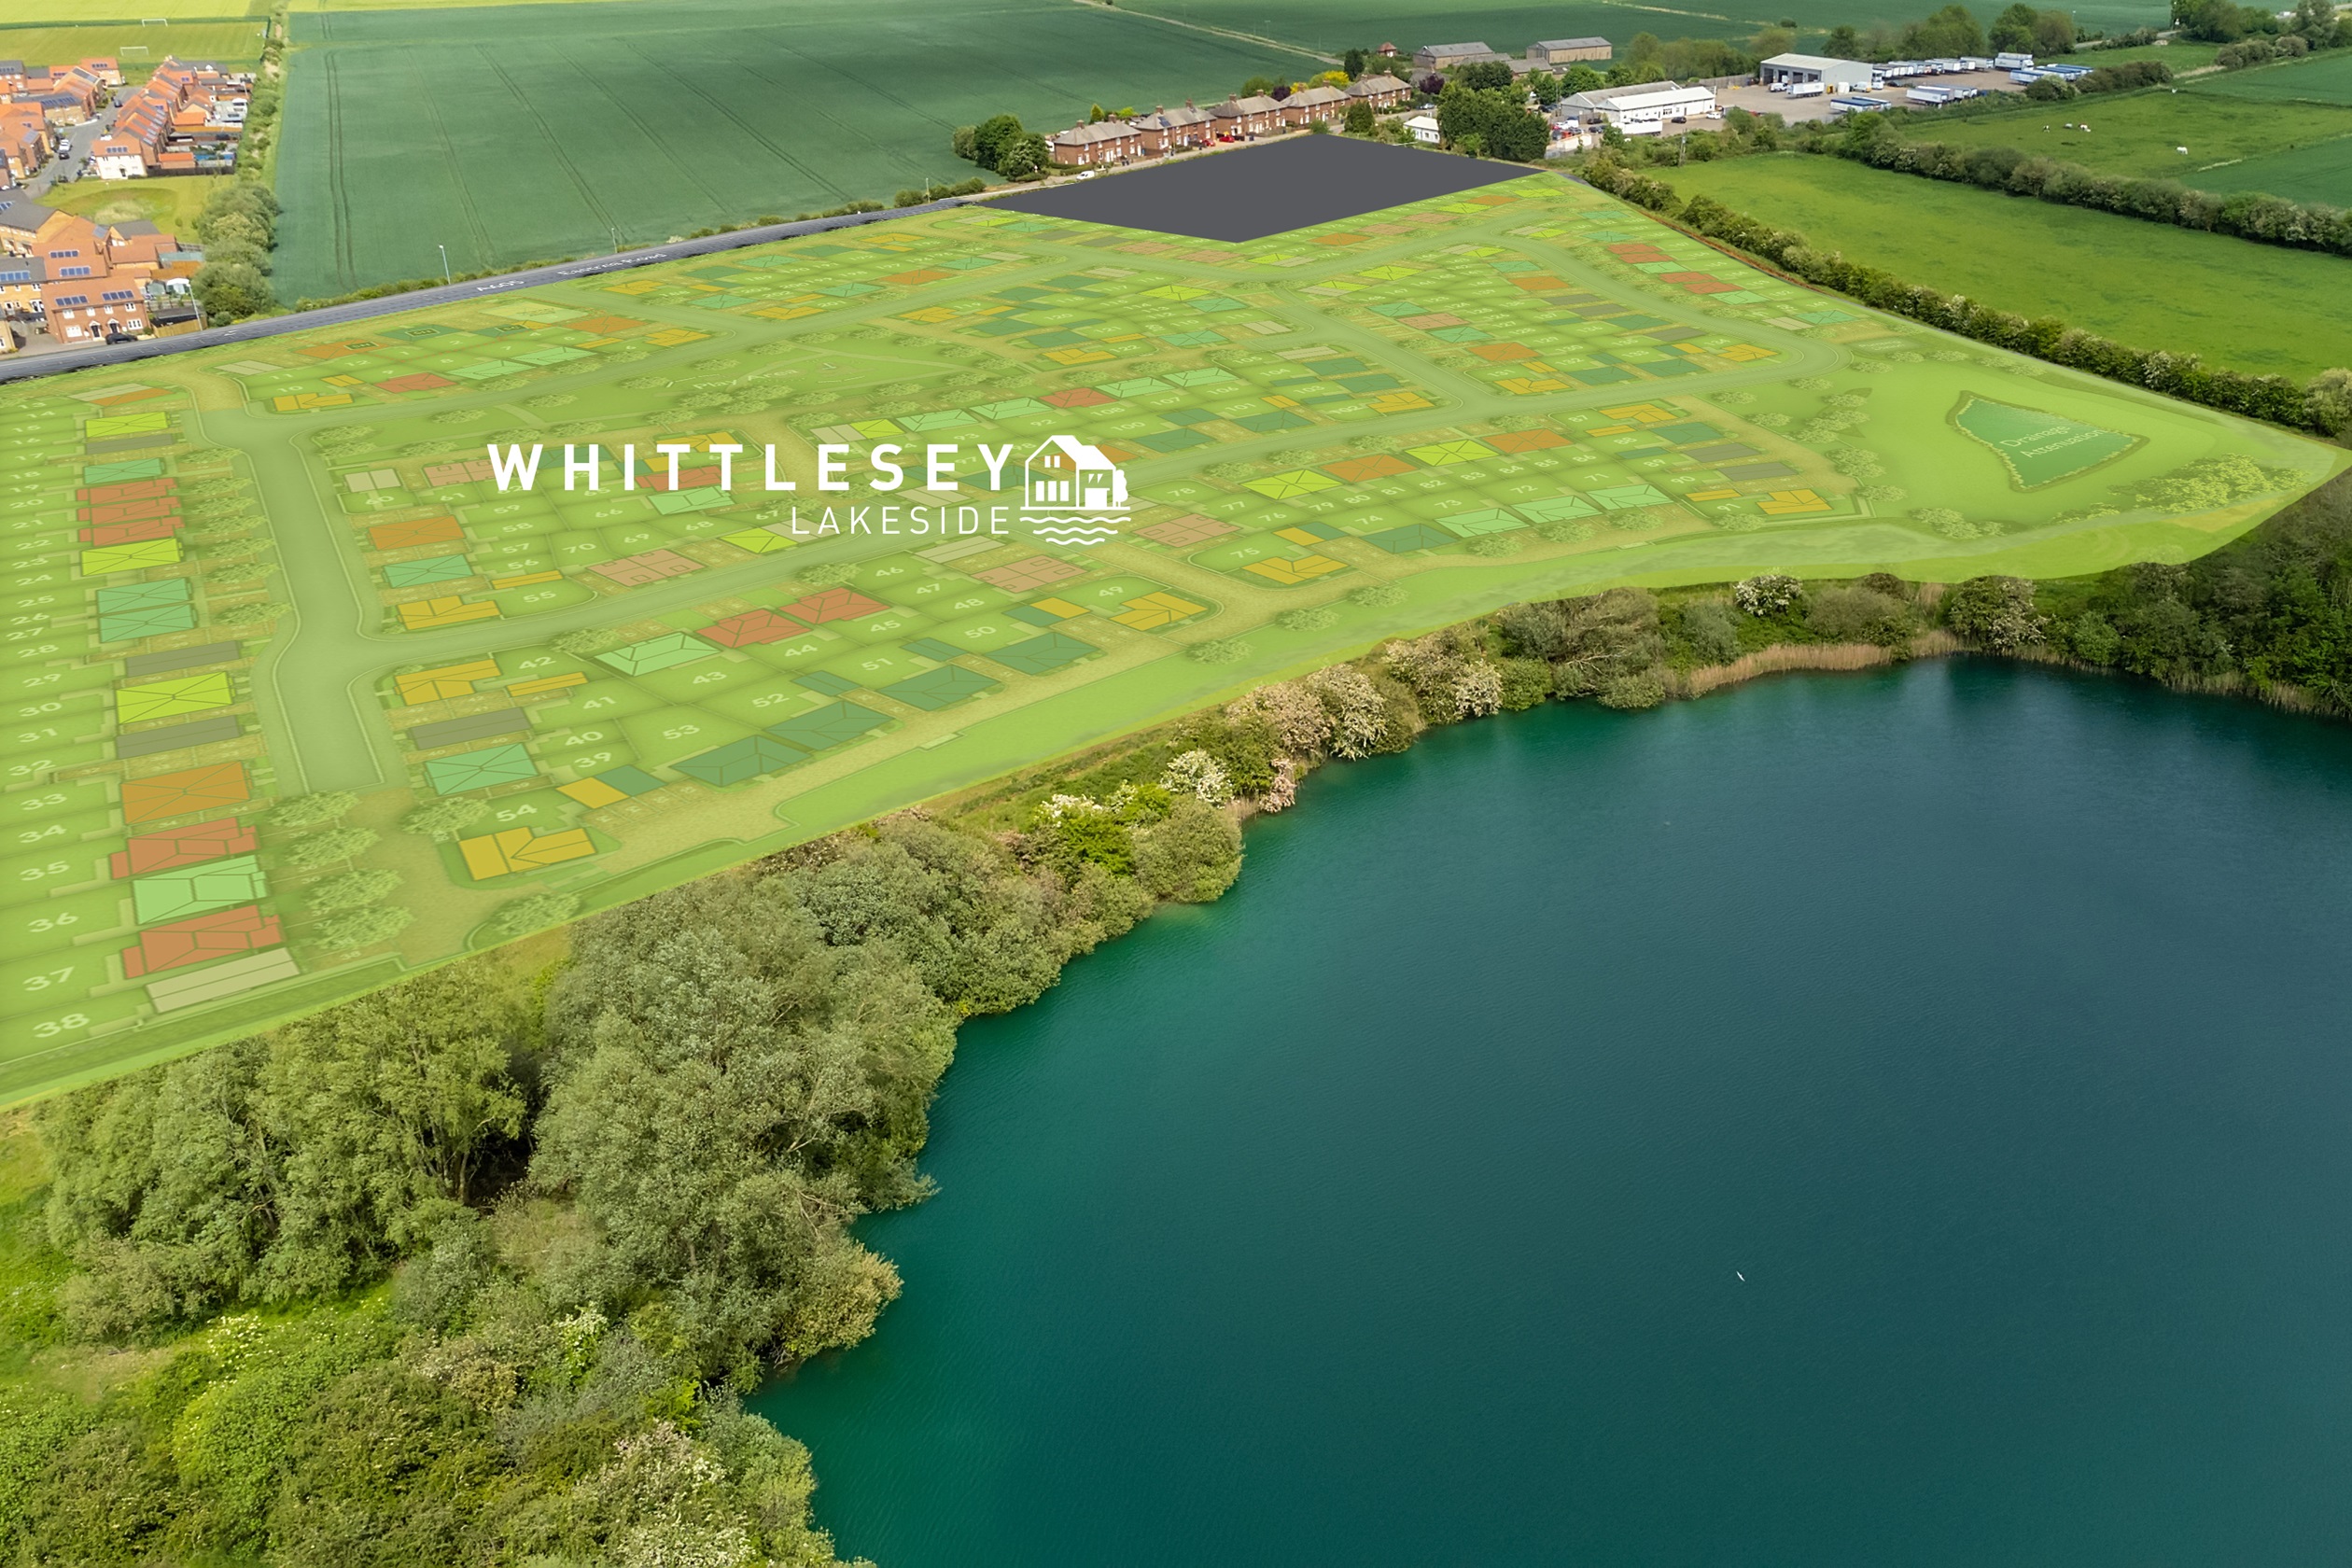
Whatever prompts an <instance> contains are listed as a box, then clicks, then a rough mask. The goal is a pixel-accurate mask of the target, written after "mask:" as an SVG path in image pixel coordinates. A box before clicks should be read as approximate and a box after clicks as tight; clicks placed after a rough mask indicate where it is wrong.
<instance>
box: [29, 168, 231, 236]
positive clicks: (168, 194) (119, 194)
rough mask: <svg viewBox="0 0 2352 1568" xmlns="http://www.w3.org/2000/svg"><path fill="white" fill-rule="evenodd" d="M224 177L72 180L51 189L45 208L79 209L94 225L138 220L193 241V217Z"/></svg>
mask: <svg viewBox="0 0 2352 1568" xmlns="http://www.w3.org/2000/svg"><path fill="white" fill-rule="evenodd" d="M224 177H225V176H221V175H172V176H169V177H166V178H160V179H139V180H77V181H76V182H74V183H73V184H71V185H62V186H55V187H52V188H51V189H49V192H48V193H47V194H46V195H44V196H43V197H42V198H41V203H42V204H43V205H44V206H50V207H55V208H57V209H58V210H59V211H61V212H69V213H79V214H80V215H81V216H82V217H87V218H91V219H92V220H93V221H95V222H99V223H126V222H131V221H133V220H141V221H145V222H147V223H152V224H154V225H155V226H156V227H157V228H159V229H162V230H164V231H167V232H170V233H174V234H178V235H180V236H182V237H183V238H184V239H187V240H189V243H191V244H192V243H193V235H194V226H195V222H196V215H197V214H199V213H201V212H203V210H204V198H205V197H206V195H207V194H209V193H210V192H211V191H213V190H215V189H218V188H219V186H220V184H221V181H222V179H223V178H224Z"/></svg>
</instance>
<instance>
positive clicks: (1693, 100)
mask: <svg viewBox="0 0 2352 1568" xmlns="http://www.w3.org/2000/svg"><path fill="white" fill-rule="evenodd" d="M1719 112H1720V111H1719V110H1718V109H1717V108H1716V107H1715V89H1714V88H1711V87H1675V86H1673V85H1672V84H1671V83H1669V84H1666V85H1659V84H1658V83H1651V84H1649V85H1647V86H1645V87H1628V88H1619V89H1617V90H1615V91H1601V92H1574V93H1571V94H1569V95H1568V96H1567V97H1565V98H1562V99H1561V101H1560V106H1559V107H1558V108H1556V109H1554V110H1553V111H1552V118H1553V119H1554V120H1555V121H1557V122H1561V123H1567V122H1570V121H1575V122H1576V123H1582V124H1589V123H1591V122H1593V121H1596V120H1597V121H1598V122H1600V123H1601V124H1603V125H1614V126H1615V127H1617V131H1618V132H1619V133H1621V134H1623V135H1628V136H1655V135H1658V134H1659V133H1661V132H1663V131H1664V130H1665V129H1666V127H1667V126H1668V125H1669V124H1670V123H1672V122H1673V121H1674V120H1678V119H1692V118H1694V117H1698V118H1705V119H1713V118H1715V115H1717V114H1718V113H1719Z"/></svg>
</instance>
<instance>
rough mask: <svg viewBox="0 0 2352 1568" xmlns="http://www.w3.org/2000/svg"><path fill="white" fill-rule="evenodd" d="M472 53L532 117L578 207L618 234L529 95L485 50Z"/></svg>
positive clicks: (611, 231) (606, 212) (607, 214)
mask: <svg viewBox="0 0 2352 1568" xmlns="http://www.w3.org/2000/svg"><path fill="white" fill-rule="evenodd" d="M474 52H475V53H476V54H479V55H480V56H481V57H482V61H483V64H485V65H487V66H489V67H490V69H491V71H492V72H493V73H494V74H495V75H496V76H497V78H498V80H499V81H501V82H503V83H505V84H506V90H507V91H509V92H511V93H512V94H513V95H514V101H515V104H516V105H518V106H519V107H520V108H521V109H522V110H523V112H524V113H525V114H526V115H528V116H530V117H531V123H532V124H533V125H536V126H538V127H539V134H540V135H541V136H543V137H545V138H546V139H547V147H548V150H549V151H550V152H551V153H553V155H554V158H555V161H556V162H557V163H558V164H559V165H561V166H562V168H563V171H564V176H565V178H567V179H568V180H570V181H571V183H572V189H574V190H577V191H579V192H580V200H581V203H583V204H585V205H586V207H587V208H588V210H589V211H590V212H592V213H595V215H596V221H597V222H599V223H601V224H603V225H604V226H605V231H606V232H608V233H612V234H618V233H619V232H620V231H621V226H620V224H618V223H616V222H615V221H613V217H612V213H611V211H610V210H609V208H607V207H606V206H605V204H604V203H602V202H601V201H599V200H597V198H596V192H595V188H594V187H593V186H591V185H590V184H589V183H588V180H587V177H586V176H585V175H582V174H581V172H580V165H579V164H577V163H574V162H573V161H572V160H571V154H570V153H568V152H567V151H565V150H564V143H563V139H562V138H561V137H559V136H557V135H556V134H555V128H554V127H553V126H552V125H550V124H548V123H547V117H546V116H545V115H543V114H541V113H539V105H536V104H534V103H532V102H531V96H530V94H529V93H527V92H525V91H523V87H522V84H521V83H519V82H517V81H516V80H515V79H514V77H511V75H509V74H508V72H507V68H506V67H505V66H503V65H501V64H499V63H498V62H497V58H496V57H495V56H494V55H492V54H491V52H490V51H489V50H488V49H480V48H477V49H475V50H474Z"/></svg>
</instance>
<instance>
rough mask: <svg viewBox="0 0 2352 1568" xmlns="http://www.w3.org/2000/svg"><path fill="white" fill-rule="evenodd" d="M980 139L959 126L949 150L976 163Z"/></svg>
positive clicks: (977, 133)
mask: <svg viewBox="0 0 2352 1568" xmlns="http://www.w3.org/2000/svg"><path fill="white" fill-rule="evenodd" d="M979 138H980V128H979V127H978V126H976V125H959V126H957V127H956V128H955V130H954V131H952V132H950V133H948V136H947V146H948V147H949V148H951V149H952V150H953V151H954V152H955V155H956V156H957V157H958V158H960V159H962V160H963V161H965V162H967V163H972V162H976V161H978V160H979V157H980V140H979ZM632 379H642V378H632ZM622 385H624V386H625V385H628V383H627V382H623V383H622Z"/></svg>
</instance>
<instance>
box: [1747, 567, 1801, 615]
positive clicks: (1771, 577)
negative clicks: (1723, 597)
mask: <svg viewBox="0 0 2352 1568" xmlns="http://www.w3.org/2000/svg"><path fill="white" fill-rule="evenodd" d="M1804 597H1805V585H1804V584H1803V583H1801V582H1799V581H1797V580H1796V579H1795V578H1793V577H1790V576H1788V575H1787V574H1786V573H1785V572H1760V573H1758V574H1757V575H1756V576H1755V577H1750V578H1744V579H1743V580H1741V581H1738V582H1735V583H1733V584H1732V585H1731V602H1732V603H1733V604H1736V605H1738V606H1739V607H1740V608H1741V609H1743V610H1745V611H1747V613H1748V614H1750V615H1753V616H1757V617H1758V618H1759V619H1760V618H1762V617H1764V616H1768V615H1778V614H1780V613H1781V612H1782V611H1784V610H1786V609H1793V608H1794V607H1795V606H1797V605H1798V604H1799V603H1801V602H1802V601H1803V599H1804Z"/></svg>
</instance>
